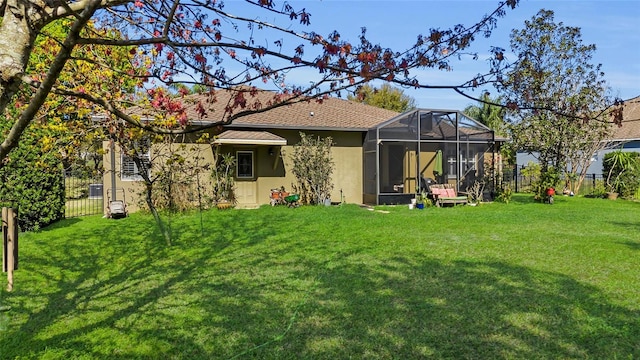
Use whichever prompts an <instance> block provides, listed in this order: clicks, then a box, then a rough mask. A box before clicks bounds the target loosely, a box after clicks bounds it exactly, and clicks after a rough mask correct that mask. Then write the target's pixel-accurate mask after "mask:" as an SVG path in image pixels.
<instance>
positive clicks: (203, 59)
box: [195, 54, 207, 64]
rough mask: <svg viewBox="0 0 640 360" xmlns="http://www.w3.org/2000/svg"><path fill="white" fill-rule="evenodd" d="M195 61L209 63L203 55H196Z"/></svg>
mask: <svg viewBox="0 0 640 360" xmlns="http://www.w3.org/2000/svg"><path fill="white" fill-rule="evenodd" d="M195 59H196V61H197V62H199V63H201V64H204V63H206V62H207V59H206V58H205V57H204V56H203V55H202V54H196V55H195Z"/></svg>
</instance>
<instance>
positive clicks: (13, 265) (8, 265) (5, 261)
mask: <svg viewBox="0 0 640 360" xmlns="http://www.w3.org/2000/svg"><path fill="white" fill-rule="evenodd" d="M17 219H18V214H17V211H16V210H15V209H13V208H7V207H3V208H2V245H3V246H2V250H3V252H2V255H3V256H2V270H3V272H6V273H7V291H13V271H14V270H16V269H17V268H18V221H17Z"/></svg>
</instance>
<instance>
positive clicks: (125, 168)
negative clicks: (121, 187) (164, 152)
mask: <svg viewBox="0 0 640 360" xmlns="http://www.w3.org/2000/svg"><path fill="white" fill-rule="evenodd" d="M144 148H146V149H147V150H146V152H143V153H139V154H138V158H139V159H140V160H141V161H142V165H143V167H144V169H143V170H144V171H146V172H147V174H148V173H149V171H150V170H151V150H150V146H145V147H144ZM121 161H122V162H121V164H122V166H121V172H120V178H121V179H122V180H124V181H142V180H144V179H143V178H142V176H141V175H140V174H141V171H142V170H141V169H139V168H138V165H137V164H136V162H135V161H134V159H133V157H132V156H130V155H127V154H124V153H123V154H122V157H121Z"/></svg>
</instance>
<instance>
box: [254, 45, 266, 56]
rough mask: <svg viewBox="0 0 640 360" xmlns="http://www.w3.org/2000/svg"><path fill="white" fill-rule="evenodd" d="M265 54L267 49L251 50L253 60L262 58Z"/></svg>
mask: <svg viewBox="0 0 640 360" xmlns="http://www.w3.org/2000/svg"><path fill="white" fill-rule="evenodd" d="M266 52H267V49H265V48H263V47H259V48H256V49H255V50H253V53H252V56H253V57H254V58H255V57H256V56H257V57H262V56H263V55H264V54H265V53H266Z"/></svg>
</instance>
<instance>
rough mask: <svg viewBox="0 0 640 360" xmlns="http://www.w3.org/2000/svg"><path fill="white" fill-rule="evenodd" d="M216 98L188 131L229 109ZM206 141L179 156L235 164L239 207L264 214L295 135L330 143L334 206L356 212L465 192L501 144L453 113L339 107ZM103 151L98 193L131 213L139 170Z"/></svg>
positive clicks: (247, 121) (305, 108)
mask: <svg viewBox="0 0 640 360" xmlns="http://www.w3.org/2000/svg"><path fill="white" fill-rule="evenodd" d="M265 93H267V92H265ZM198 96H203V95H190V96H189V97H188V98H189V99H188V100H189V102H190V103H195V101H194V100H195V99H196V98H197V97H198ZM223 96H224V94H219V95H218V96H217V100H218V101H216V102H213V103H207V106H208V108H207V110H206V112H205V114H204V115H203V113H202V112H199V113H197V112H196V110H195V109H192V110H189V111H188V114H189V117H190V119H192V120H191V123H192V124H195V125H203V124H206V123H207V122H209V123H210V122H211V121H212V120H210V118H211V119H212V118H213V115H216V114H220V113H222V112H223V111H224V106H225V104H227V102H226V101H225V100H224V98H223ZM194 108H195V105H194ZM210 131H211V137H210V142H209V143H199V142H198V141H196V136H195V135H191V136H187V137H185V139H184V141H183V142H184V145H186V146H183V147H182V148H181V150H180V151H183V152H184V151H186V152H188V153H189V154H197V156H194V158H195V157H197V158H198V163H199V164H211V163H212V162H213V159H214V154H213V148H215V147H220V148H219V149H220V150H221V151H222V152H223V153H228V154H232V155H233V156H235V159H236V163H237V164H236V169H235V170H236V171H235V194H236V200H237V206H238V207H257V206H260V205H263V204H268V203H269V201H270V192H271V189H274V188H280V187H285V189H287V190H290V189H291V188H292V185H293V184H296V182H297V181H296V179H295V177H294V175H293V174H292V172H291V167H292V163H291V156H290V154H291V152H292V148H293V146H294V145H296V144H297V143H298V142H299V141H300V132H304V133H306V134H313V135H314V136H320V137H327V136H330V137H332V139H333V142H334V146H333V147H332V150H331V152H332V158H333V162H334V164H335V170H334V173H333V176H332V181H333V184H334V189H333V193H332V194H331V200H332V201H333V202H337V201H342V202H347V203H358V204H359V203H366V204H390V203H408V202H409V201H410V199H411V198H412V197H414V194H415V192H416V188H419V186H420V184H421V181H423V180H422V179H423V178H431V179H433V180H434V181H436V182H439V183H453V184H457V186H458V189H459V190H466V187H467V186H469V185H470V184H473V182H474V181H475V180H478V179H482V178H484V177H485V176H486V175H488V174H489V173H491V172H493V171H495V170H496V167H497V166H498V164H497V163H496V159H497V157H496V154H497V153H499V151H498V150H499V145H500V142H501V141H503V140H502V139H496V138H495V136H494V133H493V131H491V130H490V129H488V128H487V127H485V126H484V125H482V124H480V123H478V122H476V121H474V120H473V119H470V118H468V117H467V116H465V115H463V114H462V113H461V112H458V111H455V110H428V109H415V110H411V111H409V112H406V113H404V114H398V113H396V112H393V111H389V110H385V109H381V108H377V107H373V106H369V105H365V104H362V103H358V102H353V101H348V100H343V99H338V98H328V99H324V100H323V101H322V102H317V101H315V100H311V101H304V102H300V103H295V104H292V105H287V106H282V107H278V108H275V109H272V110H269V111H266V112H263V113H257V114H251V115H248V116H244V117H240V118H238V119H236V120H235V121H233V122H232V123H231V124H228V125H223V126H219V127H216V128H214V129H212V130H210ZM104 147H105V150H107V151H106V152H105V155H104V166H105V169H106V170H107V171H105V175H104V189H105V193H106V192H107V191H110V192H112V193H116V194H117V193H118V190H121V189H124V190H125V192H126V194H127V195H126V197H127V199H126V200H127V203H128V204H129V207H130V210H135V208H136V204H138V203H139V198H136V195H135V193H136V192H139V191H140V190H141V189H142V184H141V181H140V180H141V178H140V176H139V175H137V174H136V171H137V167H136V166H135V164H134V163H133V162H132V161H131V160H130V159H127V156H125V155H123V152H121V151H120V149H118V148H117V147H114V148H113V149H110V143H109V142H105V143H104ZM154 151H162V150H160V149H159V148H157V147H152V148H151V150H150V152H154ZM189 156H191V155H189ZM152 166H153V165H152ZM203 180H204V179H200V180H199V183H202V182H203Z"/></svg>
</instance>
